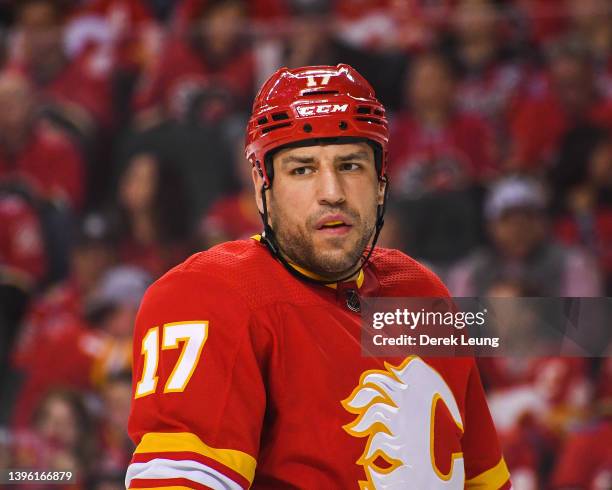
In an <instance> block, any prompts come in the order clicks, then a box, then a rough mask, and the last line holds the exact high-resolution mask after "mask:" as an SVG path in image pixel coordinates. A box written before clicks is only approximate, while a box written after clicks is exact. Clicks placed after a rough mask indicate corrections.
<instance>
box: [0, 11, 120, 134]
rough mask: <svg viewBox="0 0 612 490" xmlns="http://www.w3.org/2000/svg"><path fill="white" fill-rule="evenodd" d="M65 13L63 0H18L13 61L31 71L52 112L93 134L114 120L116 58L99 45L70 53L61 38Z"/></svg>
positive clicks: (77, 127)
mask: <svg viewBox="0 0 612 490" xmlns="http://www.w3.org/2000/svg"><path fill="white" fill-rule="evenodd" d="M66 15H67V11H66V10H65V9H64V8H63V7H62V2H56V1H54V0H25V1H22V2H18V5H17V7H16V22H15V31H16V35H15V37H14V39H13V41H14V43H13V46H12V53H11V59H10V60H9V63H11V65H15V66H18V67H20V68H21V69H22V70H23V71H24V72H25V73H26V74H27V76H28V77H29V78H30V80H31V82H32V83H33V84H34V85H35V86H36V87H37V88H38V89H39V90H40V91H41V92H42V95H43V100H44V102H45V103H46V104H47V105H48V108H49V110H50V111H51V112H53V113H55V114H56V115H58V116H60V117H61V118H63V119H64V120H65V121H66V122H68V123H69V124H71V125H72V126H74V127H75V128H76V129H78V130H79V131H80V132H81V133H83V134H84V135H90V134H92V132H93V131H95V130H96V129H98V128H100V127H108V126H110V125H111V124H112V119H113V104H112V99H111V85H110V74H111V69H112V65H113V59H112V58H111V57H110V56H109V55H110V53H109V52H108V51H105V50H100V49H96V47H95V46H92V47H91V48H92V49H85V50H83V51H82V52H80V53H79V54H78V55H76V56H75V58H73V59H70V58H69V57H68V55H67V53H66V52H65V50H64V43H63V29H64V25H65V19H66Z"/></svg>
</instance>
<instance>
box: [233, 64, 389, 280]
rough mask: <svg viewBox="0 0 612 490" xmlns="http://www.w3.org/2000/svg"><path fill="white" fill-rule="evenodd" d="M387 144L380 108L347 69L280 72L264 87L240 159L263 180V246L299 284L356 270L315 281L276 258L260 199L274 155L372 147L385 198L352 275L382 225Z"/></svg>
mask: <svg viewBox="0 0 612 490" xmlns="http://www.w3.org/2000/svg"><path fill="white" fill-rule="evenodd" d="M388 140H389V129H388V122H387V119H386V116H385V109H384V107H383V106H382V104H381V103H380V102H379V101H378V100H377V99H376V96H375V94H374V90H373V89H372V87H371V86H370V84H369V83H368V82H367V81H366V80H365V79H364V78H363V77H362V76H361V75H360V74H359V73H358V72H357V71H356V70H355V69H353V68H352V67H350V66H349V65H345V64H339V65H337V66H310V67H303V68H298V69H295V70H288V69H287V68H282V69H280V70H278V71H277V72H276V73H274V74H273V75H272V76H271V77H270V78H269V79H268V81H267V82H266V83H265V84H264V85H263V87H262V88H261V90H260V91H259V94H258V95H257V97H256V98H255V102H254V104H253V113H252V116H251V118H250V120H249V123H248V126H247V134H246V142H245V155H246V157H247V159H248V160H249V161H250V162H251V164H252V165H253V166H254V167H256V168H257V171H258V173H259V175H260V176H261V177H262V179H263V185H262V187H261V198H262V204H263V213H261V217H262V221H263V225H264V232H263V234H262V241H263V243H265V244H266V246H267V247H268V249H269V250H270V252H271V253H272V254H273V255H274V256H275V257H277V258H278V260H280V261H281V262H282V263H283V265H285V267H286V268H287V269H288V270H289V271H290V272H291V273H292V274H294V275H296V276H298V277H299V278H300V279H303V280H307V281H311V282H316V283H319V284H321V283H323V284H325V283H335V282H339V281H343V280H347V279H349V278H350V277H352V275H353V274H354V273H355V271H353V272H351V273H350V274H349V275H348V276H347V277H345V278H342V279H337V280H333V281H319V280H315V279H312V278H310V277H308V276H306V275H304V274H302V273H301V272H299V271H297V270H296V269H295V268H294V267H293V266H291V264H289V263H288V262H287V260H286V259H285V258H284V256H283V255H282V253H280V252H281V247H280V246H279V244H278V242H277V240H276V237H275V235H274V231H273V229H272V228H271V227H270V225H269V223H268V210H267V202H266V195H265V194H266V190H268V189H270V187H271V185H272V180H273V178H274V166H273V164H272V161H273V156H274V154H275V153H276V152H277V151H280V150H282V149H284V148H291V147H297V146H314V145H321V144H343V143H351V142H353V143H354V142H357V141H365V142H367V143H369V144H370V145H371V146H372V148H373V150H374V160H375V164H376V171H377V174H378V178H379V181H384V182H385V191H384V198H383V203H382V204H381V205H378V207H377V219H376V226H375V229H374V231H373V234H372V235H373V240H372V246H371V247H370V249H369V251H368V253H367V254H366V256H365V258H363V257H360V259H358V260H357V261H356V262H355V264H354V265H353V266H351V268H350V269H351V270H352V269H353V268H354V267H355V266H356V265H358V263H359V260H362V263H361V266H360V268H363V267H364V266H365V264H366V263H367V261H368V260H369V258H370V256H371V254H372V251H373V249H374V246H375V245H376V241H377V239H378V236H379V234H380V230H381V229H382V226H383V224H384V219H383V217H384V212H385V204H386V200H387V195H388V188H389V185H388V178H387V173H386V170H387V146H388ZM262 163H263V164H262Z"/></svg>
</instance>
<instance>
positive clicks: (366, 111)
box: [357, 105, 372, 114]
mask: <svg viewBox="0 0 612 490" xmlns="http://www.w3.org/2000/svg"><path fill="white" fill-rule="evenodd" d="M371 112H372V109H370V108H369V107H368V106H365V105H361V106H359V107H357V114H370V113H371Z"/></svg>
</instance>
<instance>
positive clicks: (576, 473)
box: [551, 420, 612, 490]
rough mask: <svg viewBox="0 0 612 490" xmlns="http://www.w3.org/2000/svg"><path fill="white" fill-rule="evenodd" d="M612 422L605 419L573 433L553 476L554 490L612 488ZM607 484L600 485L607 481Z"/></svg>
mask: <svg viewBox="0 0 612 490" xmlns="http://www.w3.org/2000/svg"><path fill="white" fill-rule="evenodd" d="M610 441H612V421H611V420H605V421H601V422H599V423H596V424H593V425H592V426H591V427H587V428H585V429H583V430H581V431H579V432H576V433H574V434H572V435H571V436H570V437H569V438H568V440H567V442H566V443H565V446H564V447H563V450H562V451H561V455H560V457H559V460H558V461H557V466H556V468H555V470H554V472H553V476H552V482H553V484H552V487H551V488H559V489H561V488H584V489H588V490H596V489H597V488H610V487H609V485H610V483H612V477H611V476H610V472H612V445H611V444H610ZM605 473H607V480H606V482H607V485H602V486H599V485H596V482H597V483H599V482H598V480H599V479H600V478H601V479H602V480H603V479H604V478H606V476H605Z"/></svg>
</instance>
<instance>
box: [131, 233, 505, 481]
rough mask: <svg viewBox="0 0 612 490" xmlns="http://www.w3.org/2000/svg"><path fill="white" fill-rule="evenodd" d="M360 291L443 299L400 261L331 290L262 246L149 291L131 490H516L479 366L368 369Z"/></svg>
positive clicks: (142, 316) (179, 272) (138, 370)
mask: <svg viewBox="0 0 612 490" xmlns="http://www.w3.org/2000/svg"><path fill="white" fill-rule="evenodd" d="M351 291H358V294H359V295H361V296H378V297H381V296H396V297H401V296H423V297H439V296H447V295H448V292H447V290H446V288H445V287H444V286H443V285H442V283H441V282H440V281H439V279H438V278H437V277H436V276H434V275H433V274H432V273H431V272H429V271H428V270H426V269H425V268H423V267H422V266H420V265H419V264H418V263H416V262H415V261H413V260H412V259H410V258H409V257H407V256H405V255H403V254H401V253H400V252H397V251H393V250H385V249H376V251H375V252H374V254H373V255H372V258H371V261H370V263H369V265H368V266H367V267H366V268H365V271H364V272H362V273H361V274H360V275H359V277H358V278H357V280H356V281H351V282H346V283H340V284H334V285H331V286H322V285H316V284H310V283H306V282H304V281H301V280H299V279H297V278H295V277H294V276H293V275H291V274H290V273H289V272H288V271H287V270H285V269H284V267H283V266H282V265H281V264H280V263H279V262H278V261H277V260H275V259H274V258H273V257H272V255H271V254H270V253H269V252H268V251H267V249H266V248H265V247H264V245H262V244H261V243H259V242H257V241H256V240H246V241H237V242H228V243H224V244H222V245H219V246H217V247H214V248H212V249H210V250H208V251H206V252H203V253H199V254H196V255H194V256H193V257H191V258H190V259H189V260H187V261H186V262H185V263H183V264H182V265H180V266H178V267H176V268H174V269H173V270H171V271H170V272H168V273H167V274H166V275H165V276H164V277H162V278H161V279H160V280H158V281H157V282H156V283H155V284H154V285H153V286H151V288H150V289H149V291H148V292H147V294H146V296H145V298H144V300H143V303H142V306H141V309H140V312H139V314H138V318H137V321H136V330H135V336H134V401H133V404H132V413H131V416H130V422H129V432H130V435H131V437H132V438H133V440H134V442H135V444H136V445H137V448H136V450H135V453H134V457H133V459H132V462H131V464H130V466H129V468H128V470H127V476H126V486H127V487H128V488H160V487H162V488H170V487H171V488H195V489H202V488H206V489H209V488H212V489H221V488H223V489H240V488H249V487H253V488H257V489H287V488H303V489H352V488H355V489H359V488H361V489H366V488H367V489H382V488H385V489H387V488H409V489H417V490H425V489H433V488H436V489H437V488H449V489H458V488H479V489H498V488H504V489H505V488H510V483H509V475H508V470H507V468H506V465H505V463H504V461H503V458H502V456H501V452H500V449H499V446H498V441H497V436H496V433H495V429H494V426H493V423H492V420H491V417H490V415H489V411H488V408H487V405H486V402H485V398H484V394H483V390H482V386H481V383H480V378H479V375H478V372H477V370H476V368H475V365H474V361H473V360H472V359H467V358H463V359H459V358H457V359H427V360H425V359H421V358H419V357H414V356H413V357H409V358H407V359H378V358H371V357H363V356H362V355H361V348H360V317H359V314H358V313H355V312H353V311H352V310H351V309H350V308H349V302H348V301H347V296H352V294H353V293H352V292H351ZM385 361H386V362H385Z"/></svg>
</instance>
